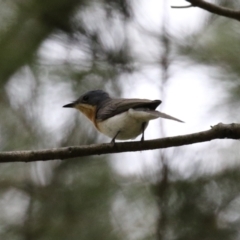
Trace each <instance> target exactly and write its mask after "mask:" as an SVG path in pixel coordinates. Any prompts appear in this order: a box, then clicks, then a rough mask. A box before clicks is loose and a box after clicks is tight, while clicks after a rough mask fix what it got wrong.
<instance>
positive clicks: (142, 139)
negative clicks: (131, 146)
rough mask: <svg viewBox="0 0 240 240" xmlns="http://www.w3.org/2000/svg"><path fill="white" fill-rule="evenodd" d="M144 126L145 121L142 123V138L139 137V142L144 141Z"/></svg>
mask: <svg viewBox="0 0 240 240" xmlns="http://www.w3.org/2000/svg"><path fill="white" fill-rule="evenodd" d="M145 127H146V122H143V123H142V138H141V142H144V131H145Z"/></svg>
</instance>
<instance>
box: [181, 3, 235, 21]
mask: <svg viewBox="0 0 240 240" xmlns="http://www.w3.org/2000/svg"><path fill="white" fill-rule="evenodd" d="M186 1H187V2H189V3H191V5H192V6H193V7H199V8H202V9H204V10H206V11H208V12H211V13H215V14H217V15H220V16H224V17H227V18H232V19H235V20H237V21H240V11H239V10H238V11H236V10H233V9H230V8H226V7H221V6H218V5H215V4H212V3H209V2H206V1H204V0H186Z"/></svg>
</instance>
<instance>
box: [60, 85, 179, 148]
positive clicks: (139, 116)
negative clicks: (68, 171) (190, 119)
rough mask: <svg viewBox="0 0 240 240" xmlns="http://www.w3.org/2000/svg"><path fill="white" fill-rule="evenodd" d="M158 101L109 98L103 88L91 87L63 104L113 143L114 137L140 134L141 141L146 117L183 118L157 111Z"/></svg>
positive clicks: (176, 119) (149, 118) (127, 138)
mask: <svg viewBox="0 0 240 240" xmlns="http://www.w3.org/2000/svg"><path fill="white" fill-rule="evenodd" d="M161 102H162V101H161V100H148V99H138V98H132V99H130V98H129V99H127V98H112V97H110V96H109V94H108V93H107V92H105V91H103V90H91V91H88V92H86V93H84V94H83V95H81V96H80V97H79V98H78V99H77V100H75V101H73V102H71V103H69V104H66V105H64V106H63V107H64V108H75V109H77V110H79V111H80V112H82V113H83V114H84V115H85V116H86V117H87V118H88V119H89V120H90V121H91V122H92V123H93V125H94V126H95V127H96V129H97V130H98V131H99V132H101V133H103V134H104V135H106V136H108V137H110V138H111V139H112V140H111V143H113V144H115V140H116V139H119V140H129V139H135V138H136V137H137V136H139V135H140V134H142V137H141V141H142V142H143V141H144V131H145V129H146V128H147V126H148V123H149V121H150V120H153V119H157V118H159V117H160V118H166V119H170V120H174V121H177V122H183V121H182V120H180V119H178V118H175V117H172V116H170V115H168V114H165V113H162V112H159V111H157V110H156V108H157V107H158V106H159V105H160V104H161Z"/></svg>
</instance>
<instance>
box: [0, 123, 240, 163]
mask: <svg viewBox="0 0 240 240" xmlns="http://www.w3.org/2000/svg"><path fill="white" fill-rule="evenodd" d="M223 138H228V139H240V124H237V123H232V124H223V123H219V124H218V125H215V126H213V127H212V128H211V129H210V130H207V131H203V132H198V133H193V134H188V135H183V136H176V137H168V138H160V139H155V140H149V141H144V142H121V143H116V144H115V145H112V144H111V143H103V144H93V145H84V146H72V147H63V148H58V149H48V150H40V151H12V152H1V153H0V162H1V163H4V162H33V161H48V160H54V159H61V160H63V159H67V158H76V157H84V156H90V155H101V154H109V153H120V152H134V151H143V150H153V149H161V148H169V147H177V146H183V145H189V144H193V143H200V142H206V141H211V140H213V139H223Z"/></svg>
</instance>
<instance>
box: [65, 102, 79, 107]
mask: <svg viewBox="0 0 240 240" xmlns="http://www.w3.org/2000/svg"><path fill="white" fill-rule="evenodd" d="M75 106H76V103H74V102H72V103H69V104H66V105H64V106H63V107H64V108H74V107H75Z"/></svg>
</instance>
